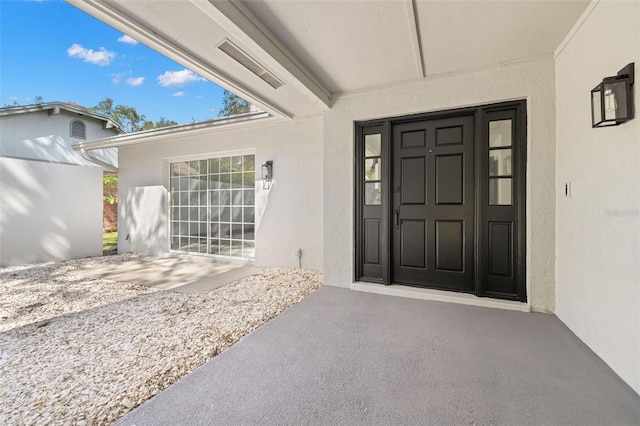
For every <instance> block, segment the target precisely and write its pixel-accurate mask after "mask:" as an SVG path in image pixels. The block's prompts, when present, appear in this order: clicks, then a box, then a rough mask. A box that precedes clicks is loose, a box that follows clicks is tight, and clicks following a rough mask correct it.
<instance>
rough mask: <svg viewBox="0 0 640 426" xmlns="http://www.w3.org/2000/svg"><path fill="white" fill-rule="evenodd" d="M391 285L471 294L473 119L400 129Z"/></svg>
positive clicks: (395, 144) (395, 142)
mask: <svg viewBox="0 0 640 426" xmlns="http://www.w3.org/2000/svg"><path fill="white" fill-rule="evenodd" d="M392 150H393V151H392V152H393V160H392V162H393V166H392V168H393V172H392V173H393V181H392V185H391V187H392V188H393V191H394V192H393V213H394V216H395V220H394V225H395V226H394V227H393V231H392V234H393V238H392V240H393V251H392V257H393V271H392V280H393V282H396V283H404V284H410V285H415V286H423V287H435V288H443V289H451V290H457V291H472V290H473V277H474V271H473V246H474V244H473V241H474V240H473V238H474V237H473V229H474V226H473V213H474V190H473V188H474V184H473V182H474V177H473V175H474V162H473V158H474V151H473V150H474V117H473V115H467V116H461V117H452V118H443V119H432V120H422V121H414V122H410V123H402V124H396V125H395V126H394V127H393V131H392Z"/></svg>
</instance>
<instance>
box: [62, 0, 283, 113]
mask: <svg viewBox="0 0 640 426" xmlns="http://www.w3.org/2000/svg"><path fill="white" fill-rule="evenodd" d="M65 1H66V2H67V3H69V4H71V5H73V6H75V7H77V8H78V9H80V10H82V11H84V12H86V13H88V14H89V15H91V16H93V17H95V18H97V19H99V20H100V21H102V22H104V23H106V24H107V25H109V26H111V27H113V28H116V29H117V30H119V31H122V32H123V33H125V34H134V35H135V37H134V38H135V39H136V40H138V41H140V42H142V43H144V44H145V45H147V46H148V47H150V48H152V49H153V50H155V51H157V52H159V53H160V54H162V55H164V56H166V57H167V58H169V59H171V60H173V61H176V62H178V63H179V64H181V65H183V66H185V67H187V68H189V69H190V70H192V71H194V72H197V73H198V74H200V75H202V76H203V77H206V78H207V79H209V80H210V81H212V82H214V83H215V84H217V85H219V86H221V87H223V88H225V89H227V90H230V91H231V92H233V93H235V94H237V95H239V96H240V97H242V98H244V99H247V100H249V101H250V102H251V103H253V104H255V105H257V106H259V107H260V108H261V109H263V110H265V111H267V112H269V113H270V114H271V115H275V116H283V117H287V118H293V116H294V115H293V114H292V113H291V112H289V111H286V110H284V109H283V108H281V107H280V106H278V105H275V104H274V103H272V102H270V101H268V100H267V99H265V98H264V97H262V96H260V95H258V94H256V93H255V92H253V91H249V90H248V89H246V88H245V87H244V85H242V84H240V83H239V82H238V81H236V80H235V79H233V78H231V77H229V76H228V75H226V74H225V73H224V72H222V71H221V70H220V69H218V68H216V67H214V66H213V65H210V64H208V63H207V62H206V61H204V60H202V59H201V58H198V57H197V56H195V55H193V54H191V53H187V52H185V51H184V50H183V49H181V48H180V47H177V46H176V45H175V44H174V43H173V42H172V41H170V40H167V39H166V38H164V37H162V36H161V35H160V34H158V33H156V32H154V31H153V30H151V29H149V28H147V27H145V26H144V25H142V24H141V23H140V22H138V21H136V20H133V19H131V18H129V17H128V16H124V15H123V14H122V13H121V12H120V11H118V10H117V9H116V8H115V7H113V5H112V4H110V3H105V2H101V1H97V0H65Z"/></svg>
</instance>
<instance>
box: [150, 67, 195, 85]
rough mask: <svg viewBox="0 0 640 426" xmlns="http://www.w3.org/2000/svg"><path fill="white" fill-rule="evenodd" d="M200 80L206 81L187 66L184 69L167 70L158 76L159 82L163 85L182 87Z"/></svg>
mask: <svg viewBox="0 0 640 426" xmlns="http://www.w3.org/2000/svg"><path fill="white" fill-rule="evenodd" d="M198 81H204V78H202V77H200V76H199V75H198V74H196V73H194V72H193V71H190V70H188V69H186V68H185V69H183V70H182V71H166V72H165V73H164V74H162V75H159V76H158V83H159V84H160V86H162V87H182V86H186V85H187V84H190V83H195V82H198Z"/></svg>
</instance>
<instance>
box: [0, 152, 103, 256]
mask: <svg viewBox="0 0 640 426" xmlns="http://www.w3.org/2000/svg"><path fill="white" fill-rule="evenodd" d="M101 177H102V171H101V170H100V169H95V168H88V167H79V166H71V165H64V164H55V163H45V162H38V161H29V160H18V159H12V158H0V200H1V202H2V205H1V207H0V264H1V265H14V264H20V263H34V262H43V261H49V260H65V259H72V258H78V257H86V256H99V255H101V253H102V250H101V249H102V245H101V235H102V232H101V231H102V196H101V191H102V178H101Z"/></svg>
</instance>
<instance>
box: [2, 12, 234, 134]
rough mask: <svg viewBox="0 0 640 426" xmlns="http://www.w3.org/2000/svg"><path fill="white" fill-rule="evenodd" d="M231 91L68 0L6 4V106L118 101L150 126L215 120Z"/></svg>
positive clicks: (3, 17) (90, 104) (4, 55)
mask: <svg viewBox="0 0 640 426" xmlns="http://www.w3.org/2000/svg"><path fill="white" fill-rule="evenodd" d="M222 93H223V89H222V88H220V87H218V86H216V85H215V84H213V83H211V82H209V81H207V80H205V79H203V78H202V77H200V76H198V75H197V74H194V73H193V72H191V71H189V70H186V69H185V67H184V66H181V65H179V64H177V63H175V62H173V61H171V60H169V59H167V58H165V57H164V56H162V55H160V54H159V53H157V52H155V51H154V50H152V49H149V48H148V47H146V46H144V45H143V44H141V43H137V42H135V40H132V39H130V38H129V37H126V36H124V34H123V33H121V32H119V31H116V30H115V29H113V28H111V27H109V26H108V25H106V24H104V23H102V22H101V21H99V20H97V19H95V18H93V17H92V16H90V15H88V14H86V13H84V12H82V11H81V10H79V9H76V8H75V7H73V6H71V5H69V4H67V3H64V2H63V1H61V0H45V1H28V0H0V106H5V105H7V104H13V102H14V101H15V102H18V103H19V104H21V105H28V104H31V103H34V99H35V97H36V96H42V98H43V99H44V101H45V102H53V101H62V102H67V101H70V102H75V103H77V104H80V105H82V106H85V107H92V106H94V105H96V104H97V103H98V102H99V101H100V100H102V99H104V98H106V97H110V98H112V99H113V100H114V103H115V104H116V105H118V104H122V105H127V106H132V107H135V108H136V110H137V111H138V113H140V114H144V115H145V116H146V118H147V119H148V120H149V119H150V120H153V121H156V120H158V119H160V117H165V118H166V119H168V120H174V121H177V122H178V123H180V124H184V123H190V122H192V121H194V120H195V121H202V120H207V119H211V118H215V117H217V115H218V110H219V108H220V107H221V105H222Z"/></svg>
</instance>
